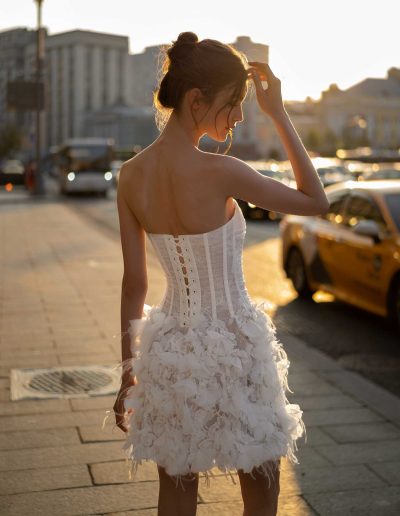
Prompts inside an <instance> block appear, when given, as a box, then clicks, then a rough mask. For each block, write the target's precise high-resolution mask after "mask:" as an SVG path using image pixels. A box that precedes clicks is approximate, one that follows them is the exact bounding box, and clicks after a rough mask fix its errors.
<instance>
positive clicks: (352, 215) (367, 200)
mask: <svg viewBox="0 0 400 516" xmlns="http://www.w3.org/2000/svg"><path fill="white" fill-rule="evenodd" d="M360 220H374V221H375V222H376V223H377V224H378V225H379V228H380V229H381V230H383V231H387V227H386V222H385V220H384V218H383V216H382V214H381V212H380V210H379V208H378V206H377V205H376V203H375V201H374V200H373V199H372V198H371V197H370V196H369V195H367V194H360V193H354V194H352V195H351V197H350V200H349V203H348V204H347V207H346V213H345V221H344V223H345V224H346V226H348V227H349V228H352V227H354V226H355V225H356V224H357V223H358V222H360Z"/></svg>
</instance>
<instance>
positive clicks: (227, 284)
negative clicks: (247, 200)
mask: <svg viewBox="0 0 400 516" xmlns="http://www.w3.org/2000/svg"><path fill="white" fill-rule="evenodd" d="M245 233H246V222H245V219H244V217H243V214H242V211H241V209H240V207H239V205H238V204H237V202H236V201H235V212H234V215H233V217H232V218H231V219H230V220H229V221H228V222H227V223H225V224H224V225H222V226H220V227H218V228H217V229H214V230H212V231H208V232H207V233H198V234H190V235H176V236H175V235H171V234H158V233H148V236H149V238H150V240H151V242H152V244H153V246H154V249H155V251H156V253H157V255H158V258H159V260H160V263H161V265H162V267H163V270H164V272H165V274H166V278H167V288H166V291H165V293H164V297H163V300H162V302H161V304H160V307H161V309H162V310H163V311H164V312H166V313H167V314H168V315H177V316H179V321H180V325H181V326H182V327H184V326H190V323H191V322H192V321H195V320H196V319H197V318H198V317H200V316H201V314H205V315H207V316H209V317H210V318H213V319H217V318H221V317H224V316H228V319H229V318H230V317H232V316H233V315H234V313H235V309H236V308H237V307H239V306H241V307H242V308H243V306H244V305H245V306H246V304H248V305H249V306H250V299H249V296H248V293H247V290H246V287H245V283H244V278H243V270H242V252H243V243H244V237H245Z"/></svg>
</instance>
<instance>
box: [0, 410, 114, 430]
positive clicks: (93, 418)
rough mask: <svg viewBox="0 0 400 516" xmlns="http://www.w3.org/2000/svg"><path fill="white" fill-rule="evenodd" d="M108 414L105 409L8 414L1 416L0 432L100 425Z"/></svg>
mask: <svg viewBox="0 0 400 516" xmlns="http://www.w3.org/2000/svg"><path fill="white" fill-rule="evenodd" d="M105 416H106V413H105V410H89V411H87V412H69V413H60V414H44V415H35V414H32V415H29V416H7V417H1V418H0V432H11V431H14V430H21V428H36V429H37V430H42V429H45V428H66V427H70V426H85V425H99V426H100V427H101V425H102V423H103V419H104V417H105Z"/></svg>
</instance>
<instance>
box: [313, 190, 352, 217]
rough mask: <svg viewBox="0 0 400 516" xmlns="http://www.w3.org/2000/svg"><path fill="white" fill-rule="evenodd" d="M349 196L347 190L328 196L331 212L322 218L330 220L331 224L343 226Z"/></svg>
mask: <svg viewBox="0 0 400 516" xmlns="http://www.w3.org/2000/svg"><path fill="white" fill-rule="evenodd" d="M348 196H349V193H348V191H347V190H345V191H341V192H335V193H333V194H331V195H328V200H329V210H328V211H327V212H326V213H324V214H323V215H320V217H321V218H323V219H326V220H329V222H333V223H335V224H341V223H342V222H343V207H344V204H345V202H346V199H347V198H348Z"/></svg>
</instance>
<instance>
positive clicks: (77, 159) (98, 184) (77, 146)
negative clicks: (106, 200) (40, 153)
mask: <svg viewBox="0 0 400 516" xmlns="http://www.w3.org/2000/svg"><path fill="white" fill-rule="evenodd" d="M53 159H54V170H55V175H56V177H57V180H58V184H59V191H60V194H69V193H74V192H85V193H99V194H101V195H103V196H104V197H105V196H107V193H108V191H109V190H110V189H111V188H112V187H113V185H114V177H113V172H112V162H113V159H114V140H113V139H111V138H72V139H69V140H66V141H65V142H64V143H63V144H62V145H60V146H59V147H57V148H56V149H55V150H54V152H53Z"/></svg>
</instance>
